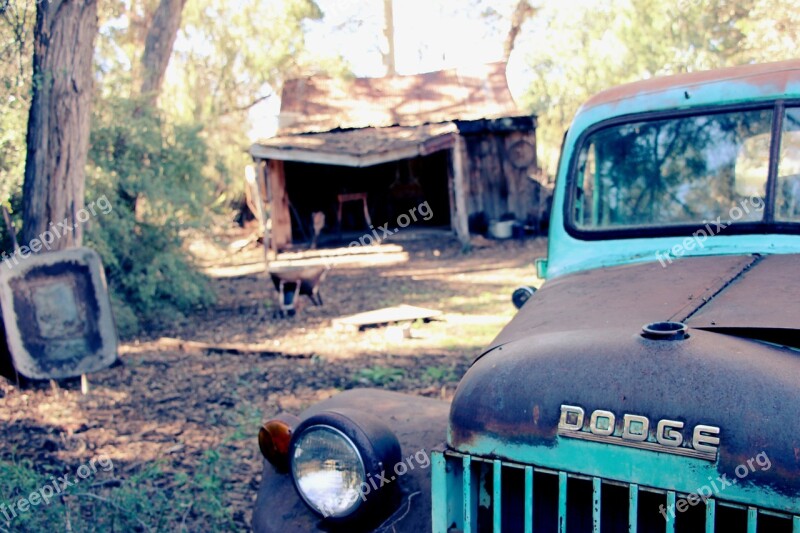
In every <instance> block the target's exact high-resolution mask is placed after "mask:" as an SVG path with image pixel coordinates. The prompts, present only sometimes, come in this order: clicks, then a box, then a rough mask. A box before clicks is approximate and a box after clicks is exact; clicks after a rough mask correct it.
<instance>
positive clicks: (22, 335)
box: [0, 248, 117, 379]
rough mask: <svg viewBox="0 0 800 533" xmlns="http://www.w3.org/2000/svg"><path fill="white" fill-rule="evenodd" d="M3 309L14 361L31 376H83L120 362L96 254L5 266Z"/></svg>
mask: <svg viewBox="0 0 800 533" xmlns="http://www.w3.org/2000/svg"><path fill="white" fill-rule="evenodd" d="M0 309H2V318H3V324H4V326H5V331H6V339H7V342H8V349H9V352H10V354H11V361H12V363H13V364H14V367H15V368H16V369H17V371H18V372H19V373H20V374H22V375H24V376H25V377H27V378H30V379H59V378H68V377H74V376H80V375H82V374H87V373H90V372H96V371H98V370H101V369H103V368H106V367H108V366H109V365H111V364H112V363H113V362H114V361H115V360H116V358H117V332H116V328H115V326H114V319H113V317H112V315H111V303H110V301H109V298H108V288H107V287H106V281H105V276H104V274H103V265H102V263H101V261H100V256H99V255H97V252H95V251H94V250H91V249H89V248H73V249H70V250H63V251H58V252H51V253H47V254H40V255H29V256H27V257H25V258H24V259H23V260H21V261H17V262H16V263H11V262H9V261H6V262H3V263H0Z"/></svg>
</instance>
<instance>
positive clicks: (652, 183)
mask: <svg viewBox="0 0 800 533" xmlns="http://www.w3.org/2000/svg"><path fill="white" fill-rule="evenodd" d="M773 115H774V113H773V110H772V109H762V110H749V111H734V112H725V113H713V114H705V115H695V116H688V117H687V116H684V117H679V118H667V119H661V120H649V121H641V122H634V123H628V124H621V125H614V126H609V127H606V128H603V129H600V130H597V131H595V132H593V133H591V134H590V135H588V136H587V137H586V138H585V140H584V142H583V144H582V147H581V149H580V152H579V155H578V162H577V163H578V164H577V169H576V170H577V179H575V180H574V183H575V186H576V189H575V190H574V195H575V196H574V202H573V206H574V211H573V222H574V225H575V226H576V227H577V228H578V229H582V230H614V229H624V228H644V227H657V228H664V227H669V226H700V225H703V224H704V223H706V222H708V221H709V220H715V219H717V217H720V216H721V217H722V218H723V219H727V220H728V221H729V222H731V223H747V222H762V221H764V220H765V218H764V217H765V212H766V211H767V210H765V209H764V206H765V198H766V196H767V175H768V173H769V162H770V143H771V131H772V124H773ZM782 122H783V128H782V129H783V136H782V145H781V150H780V161H779V165H778V175H777V181H776V187H775V191H774V195H775V209H774V213H775V215H774V217H775V220H777V221H782V222H800V110H798V109H797V108H790V109H788V110H787V111H786V112H785V114H784V115H783V117H782ZM730 213H735V214H736V216H735V217H733V218H734V219H733V220H731V217H729V216H728V215H729V214H730Z"/></svg>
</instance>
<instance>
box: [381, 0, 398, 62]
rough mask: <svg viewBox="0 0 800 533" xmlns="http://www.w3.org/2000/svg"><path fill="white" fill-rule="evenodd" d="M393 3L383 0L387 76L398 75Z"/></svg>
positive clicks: (384, 60)
mask: <svg viewBox="0 0 800 533" xmlns="http://www.w3.org/2000/svg"><path fill="white" fill-rule="evenodd" d="M392 4H393V0H383V35H384V37H385V38H386V53H384V54H383V64H384V65H385V66H386V75H387V76H396V75H397V65H396V63H395V50H394V6H393V5H392Z"/></svg>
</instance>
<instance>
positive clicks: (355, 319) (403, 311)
mask: <svg viewBox="0 0 800 533" xmlns="http://www.w3.org/2000/svg"><path fill="white" fill-rule="evenodd" d="M441 314H442V312H441V311H437V310H436V309H425V308H424V307H415V306H413V305H398V306H396V307H385V308H383V309H376V310H375V311H367V312H366V313H358V314H355V315H350V316H346V317H342V318H335V319H334V320H333V321H332V323H333V325H334V326H335V327H340V328H358V329H361V328H364V327H366V326H379V325H383V324H391V323H396V322H413V321H415V320H431V319H434V318H437V317H439V316H441Z"/></svg>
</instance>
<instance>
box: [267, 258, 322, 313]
mask: <svg viewBox="0 0 800 533" xmlns="http://www.w3.org/2000/svg"><path fill="white" fill-rule="evenodd" d="M330 269H331V267H330V265H316V266H283V267H272V266H271V267H270V269H269V277H270V279H272V284H273V285H274V286H275V290H276V291H278V298H279V300H280V307H281V309H280V315H281V316H284V314H285V315H286V316H294V315H295V313H296V310H297V301H298V299H299V298H300V296H308V299H309V300H311V303H313V304H314V305H316V306H321V305H322V295H321V294H320V292H319V286H320V284H321V283H322V281H323V280H324V279H325V277H326V276H327V275H328V271H329V270H330Z"/></svg>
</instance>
